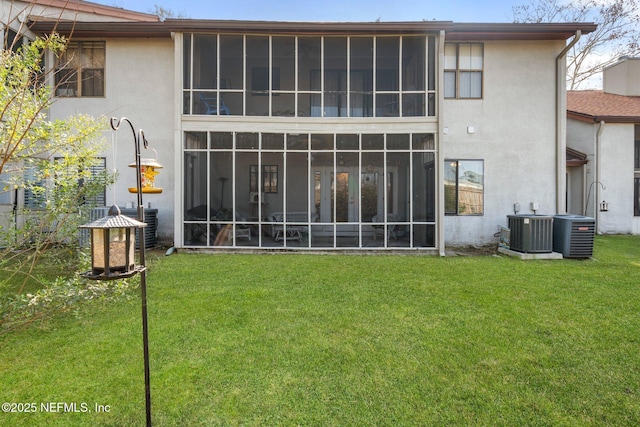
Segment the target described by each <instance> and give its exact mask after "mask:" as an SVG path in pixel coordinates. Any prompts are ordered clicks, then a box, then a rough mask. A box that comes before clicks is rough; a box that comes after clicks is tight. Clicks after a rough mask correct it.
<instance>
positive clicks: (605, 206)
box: [600, 200, 609, 212]
mask: <svg viewBox="0 0 640 427" xmlns="http://www.w3.org/2000/svg"><path fill="white" fill-rule="evenodd" d="M608 211H609V203H607V202H605V201H604V200H603V201H602V202H601V203H600V212H608Z"/></svg>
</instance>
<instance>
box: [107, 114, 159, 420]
mask: <svg viewBox="0 0 640 427" xmlns="http://www.w3.org/2000/svg"><path fill="white" fill-rule="evenodd" d="M122 122H127V123H128V124H129V127H131V131H132V132H133V142H134V145H135V156H136V184H137V188H138V221H140V222H144V205H143V204H142V173H141V171H140V142H142V143H143V144H144V148H145V149H146V148H148V145H149V143H148V141H147V139H146V138H145V137H144V132H143V131H142V129H140V130H139V131H138V133H136V130H135V129H134V127H133V123H131V120H129V119H128V118H126V117H122V118H121V119H117V118H115V117H112V118H111V128H112V129H113V130H115V131H117V130H118V129H119V128H120V125H121V124H122ZM139 233H140V238H139V239H138V242H139V244H140V265H141V267H142V269H141V271H140V294H141V298H142V347H143V352H144V389H145V407H146V412H147V426H148V427H150V426H151V383H150V380H149V329H148V324H147V270H146V265H147V264H146V261H145V241H144V238H145V233H144V230H142V229H140V230H139Z"/></svg>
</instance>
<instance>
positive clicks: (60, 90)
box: [55, 41, 105, 97]
mask: <svg viewBox="0 0 640 427" xmlns="http://www.w3.org/2000/svg"><path fill="white" fill-rule="evenodd" d="M104 68H105V42H99V41H79V42H69V44H68V46H67V49H66V50H65V52H64V53H63V54H62V55H61V56H60V58H59V59H58V61H57V64H56V74H55V87H56V90H55V93H56V96H60V97H91V96H104Z"/></svg>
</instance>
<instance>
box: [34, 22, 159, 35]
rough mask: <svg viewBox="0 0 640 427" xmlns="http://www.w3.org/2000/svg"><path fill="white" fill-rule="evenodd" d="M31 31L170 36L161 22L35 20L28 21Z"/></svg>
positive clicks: (70, 33)
mask: <svg viewBox="0 0 640 427" xmlns="http://www.w3.org/2000/svg"><path fill="white" fill-rule="evenodd" d="M29 28H30V29H31V31H33V32H35V33H39V34H50V33H53V32H56V33H59V34H62V35H64V36H71V35H73V36H74V37H86V38H95V37H97V38H105V37H142V38H149V37H161V38H169V37H171V31H170V30H169V29H168V28H167V27H166V26H165V25H164V23H163V22H79V21H77V22H70V21H35V22H30V23H29Z"/></svg>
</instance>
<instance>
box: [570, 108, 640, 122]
mask: <svg viewBox="0 0 640 427" xmlns="http://www.w3.org/2000/svg"><path fill="white" fill-rule="evenodd" d="M567 118H569V119H574V120H578V121H580V122H584V123H599V122H605V123H640V116H593V115H591V114H586V113H580V112H578V111H571V110H567Z"/></svg>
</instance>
